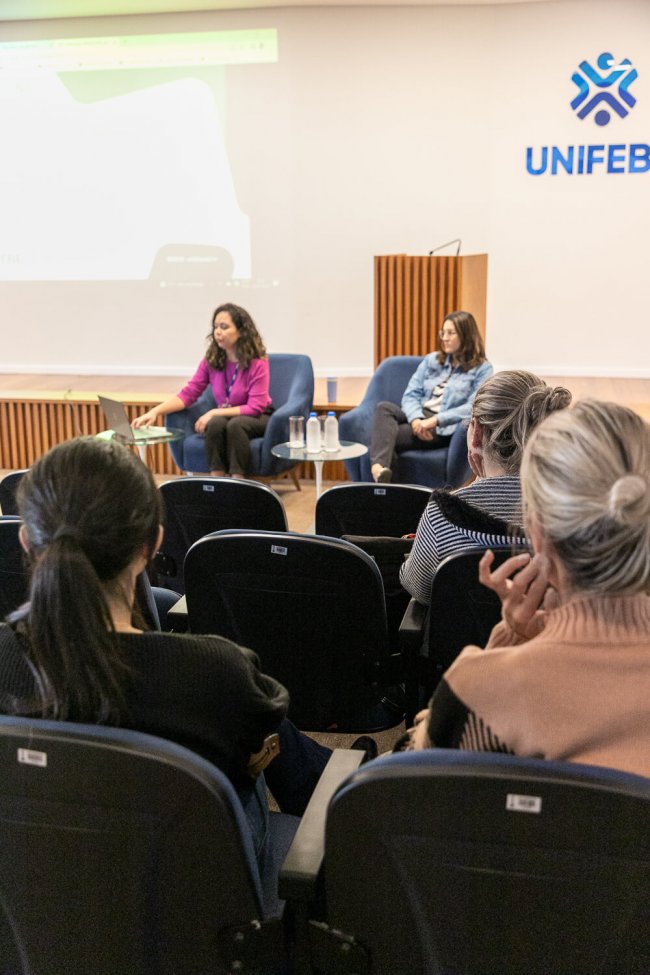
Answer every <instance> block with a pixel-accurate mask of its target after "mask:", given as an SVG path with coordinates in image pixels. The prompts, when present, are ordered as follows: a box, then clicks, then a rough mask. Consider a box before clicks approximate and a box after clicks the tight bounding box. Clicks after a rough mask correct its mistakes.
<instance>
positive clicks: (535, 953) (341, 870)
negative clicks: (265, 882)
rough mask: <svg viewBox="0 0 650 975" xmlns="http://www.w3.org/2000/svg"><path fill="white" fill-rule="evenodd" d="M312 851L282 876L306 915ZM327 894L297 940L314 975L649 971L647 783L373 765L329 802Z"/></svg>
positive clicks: (404, 759)
mask: <svg viewBox="0 0 650 975" xmlns="http://www.w3.org/2000/svg"><path fill="white" fill-rule="evenodd" d="M313 847H314V849H315V855H312V856H310V849H309V848H306V847H305V846H304V844H303V845H302V848H301V845H300V844H296V845H295V846H294V847H292V849H291V851H290V853H289V856H288V857H287V860H286V861H285V864H284V867H283V871H282V874H281V878H280V895H281V896H283V897H286V898H287V899H289V900H290V901H292V902H293V903H294V906H295V907H296V910H297V913H298V914H299V915H300V912H301V911H302V912H303V915H305V914H306V915H309V907H308V904H309V901H310V900H311V899H313V897H314V896H315V893H316V892H317V890H318V886H317V877H318V872H317V871H318V860H319V856H320V847H319V846H318V845H317V844H313ZM324 886H325V904H326V908H325V918H324V921H321V922H320V923H319V922H315V923H314V922H312V923H311V924H309V925H307V926H306V932H307V934H305V927H303V928H301V930H302V931H303V940H304V941H306V942H307V943H306V945H305V946H304V950H303V957H304V958H305V959H306V961H307V962H308V964H309V968H308V970H310V971H312V972H318V973H319V975H330V973H331V975H333V973H340V972H363V973H364V975H395V973H398V972H404V973H407V972H408V973H415V972H418V973H430V975H647V973H648V972H649V971H650V780H649V779H646V778H641V777H638V776H634V775H629V774H625V773H623V772H617V771H614V770H612V769H603V768H596V767H592V766H585V765H577V764H570V763H563V762H545V761H541V760H534V759H523V758H513V757H512V756H506V755H492V754H472V753H469V752H459V751H446V750H442V749H432V750H428V751H424V752H411V753H407V754H402V755H394V756H390V757H389V758H387V759H385V760H382V761H380V762H370V763H369V764H367V765H364V766H362V767H361V768H360V769H359V770H358V771H357V772H355V773H354V774H353V775H352V776H351V777H350V778H349V779H348V780H347V782H345V783H344V784H343V785H342V786H341V787H340V788H339V790H338V791H337V792H336V794H335V795H334V796H333V798H332V800H331V802H330V804H329V807H328V812H327V823H326V831H325V862H324ZM311 916H312V917H313V916H314V914H313V913H312V914H311ZM346 966H347V967H346Z"/></svg>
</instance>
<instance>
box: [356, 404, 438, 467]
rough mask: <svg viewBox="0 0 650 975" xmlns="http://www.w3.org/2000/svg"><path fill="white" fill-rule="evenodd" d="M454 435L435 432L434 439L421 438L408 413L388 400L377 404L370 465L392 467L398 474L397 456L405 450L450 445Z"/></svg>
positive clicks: (430, 448)
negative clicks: (412, 427) (413, 427)
mask: <svg viewBox="0 0 650 975" xmlns="http://www.w3.org/2000/svg"><path fill="white" fill-rule="evenodd" d="M450 440H451V437H441V436H440V435H439V434H438V433H436V432H435V431H434V432H433V440H420V438H419V437H416V436H415V434H414V433H413V430H412V429H411V424H410V423H409V422H408V420H407V419H406V414H405V413H403V412H402V410H401V408H400V407H399V406H397V404H396V403H389V402H388V401H386V400H384V401H383V402H381V403H377V405H376V406H375V414H374V416H373V420H372V433H371V434H370V464H371V466H372V465H373V464H381V466H382V467H390V468H391V470H392V472H393V477H395V476H396V466H397V455H398V454H399V453H401V452H402V451H403V450H436V449H438V450H439V449H440V448H441V447H448V446H449V441H450Z"/></svg>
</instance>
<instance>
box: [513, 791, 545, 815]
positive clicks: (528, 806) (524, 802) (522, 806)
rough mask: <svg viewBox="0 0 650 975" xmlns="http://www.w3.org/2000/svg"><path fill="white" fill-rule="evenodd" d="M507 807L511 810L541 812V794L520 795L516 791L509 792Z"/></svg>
mask: <svg viewBox="0 0 650 975" xmlns="http://www.w3.org/2000/svg"><path fill="white" fill-rule="evenodd" d="M506 809H509V810H510V811H511V812H526V813H541V811H542V797H541V796H518V795H517V794H516V793H515V792H509V793H508V795H507V796H506Z"/></svg>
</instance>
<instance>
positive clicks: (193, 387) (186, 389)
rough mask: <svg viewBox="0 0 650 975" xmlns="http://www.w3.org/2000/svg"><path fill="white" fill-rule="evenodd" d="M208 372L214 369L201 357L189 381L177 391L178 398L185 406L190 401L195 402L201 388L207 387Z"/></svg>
mask: <svg viewBox="0 0 650 975" xmlns="http://www.w3.org/2000/svg"><path fill="white" fill-rule="evenodd" d="M210 372H214V370H211V369H210V366H209V365H208V363H207V361H206V360H205V359H201V361H200V362H199V366H198V369H197V370H196V372H195V373H194V375H193V376H192V378H191V379H190V381H189V382H188V383H187V384H186V385H185V386H183V388H182V389H181V391H180V392H179V393H178V398H179V399H182V400H183V402H184V403H185V406H186V407H187V406H191V405H192V403H196V401H197V399H198V398H199V396H200V395H201V393H202V392H203V390H204V389H205V388H206V387H207V385H208V383H209V382H210V378H211V377H210Z"/></svg>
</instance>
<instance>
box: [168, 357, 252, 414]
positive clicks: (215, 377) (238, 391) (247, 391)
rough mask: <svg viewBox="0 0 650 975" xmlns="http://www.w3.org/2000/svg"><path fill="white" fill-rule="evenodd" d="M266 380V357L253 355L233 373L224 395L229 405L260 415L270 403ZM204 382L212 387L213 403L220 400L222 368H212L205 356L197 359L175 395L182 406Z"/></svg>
mask: <svg viewBox="0 0 650 975" xmlns="http://www.w3.org/2000/svg"><path fill="white" fill-rule="evenodd" d="M269 384H270V372H269V360H268V359H253V361H252V362H251V364H250V366H249V367H248V369H242V370H240V371H239V373H238V374H237V378H236V379H235V382H234V384H233V387H232V389H231V390H230V396H229V398H228V401H229V403H230V406H239V408H240V412H241V413H242V415H243V416H261V415H262V413H263V412H264V410H266V409H267V407H269V406H270V405H271V397H270V395H269ZM208 385H210V386H211V387H212V392H213V393H214V400H215V403H216V404H217V406H219V405H221V404H223V402H224V401H225V397H226V380H225V374H224V371H223V369H213V368H212V366H210V365H208V363H207V361H206V360H205V359H201V361H200V363H199V367H198V369H197V370H196V372H195V373H194V375H193V376H192V378H191V379H190V381H189V382H188V383H187V385H186V386H183V388H182V389H181V391H180V392H179V393H178V398H179V399H181V400H182V401H183V403H184V404H185V406H186V407H187V406H191V405H192V403H195V402H196V401H197V399H198V398H199V396H200V395H201V393H202V392H203V390H204V389H205V388H206V387H207V386H208Z"/></svg>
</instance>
